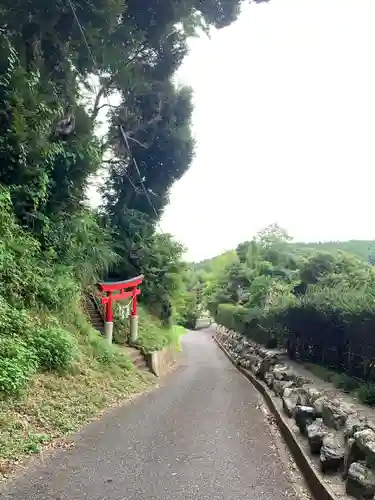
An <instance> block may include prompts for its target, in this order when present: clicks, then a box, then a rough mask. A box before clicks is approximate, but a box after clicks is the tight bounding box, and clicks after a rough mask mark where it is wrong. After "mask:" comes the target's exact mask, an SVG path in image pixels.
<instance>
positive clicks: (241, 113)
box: [162, 0, 375, 260]
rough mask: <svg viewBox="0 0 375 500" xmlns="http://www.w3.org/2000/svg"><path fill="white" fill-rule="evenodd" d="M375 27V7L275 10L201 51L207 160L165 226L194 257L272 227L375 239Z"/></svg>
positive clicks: (319, 0) (248, 11)
mask: <svg viewBox="0 0 375 500" xmlns="http://www.w3.org/2000/svg"><path fill="white" fill-rule="evenodd" d="M374 26H375V1H374V0H272V1H271V2H270V3H269V4H265V5H252V6H247V7H245V8H244V11H243V14H242V16H241V18H240V19H239V21H238V22H237V23H235V24H233V25H232V26H230V27H229V28H226V29H224V30H220V31H217V32H215V33H213V35H212V38H211V40H208V39H199V40H193V41H192V43H191V53H190V55H189V57H188V58H187V59H186V61H185V63H184V64H183V67H182V68H181V70H180V72H179V79H180V80H181V81H182V82H184V83H187V84H189V85H191V86H192V87H193V89H194V94H195V97H194V101H195V111H194V117H193V122H194V133H195V136H196V139H197V149H196V159H195V161H194V164H193V166H192V167H191V169H190V171H189V172H188V173H187V174H186V175H185V176H184V177H183V179H181V180H180V181H179V182H178V183H176V185H175V186H174V187H173V189H172V192H171V203H170V205H169V207H168V208H167V210H166V212H165V216H164V218H163V221H162V228H163V230H165V231H168V232H171V233H172V234H174V235H175V236H176V237H177V239H178V240H180V241H181V242H182V243H183V244H185V245H186V246H187V248H188V257H189V258H190V259H194V260H200V259H203V258H206V257H210V256H213V255H216V254H218V253H220V252H222V251H224V250H226V249H230V248H233V247H235V246H236V245H237V244H238V243H239V242H241V241H244V240H246V239H249V238H251V236H252V235H253V234H254V233H255V232H257V231H258V230H259V229H261V228H263V227H264V226H266V225H268V224H270V223H272V222H278V223H279V224H280V225H282V226H283V227H285V228H286V229H287V230H288V231H289V233H290V234H291V235H292V236H294V237H295V239H297V240H304V241H312V240H332V239H333V240H336V239H352V238H357V239H365V238H375V215H374V213H373V207H374V191H375V185H374V178H375V173H374V172H375V56H374V49H375V28H374Z"/></svg>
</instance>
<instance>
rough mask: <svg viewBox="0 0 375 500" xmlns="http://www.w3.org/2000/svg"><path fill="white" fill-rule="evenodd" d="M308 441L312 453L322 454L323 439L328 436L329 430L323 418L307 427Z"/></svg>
mask: <svg viewBox="0 0 375 500" xmlns="http://www.w3.org/2000/svg"><path fill="white" fill-rule="evenodd" d="M306 430H307V439H308V440H309V446H310V450H311V453H313V454H317V453H320V448H321V447H322V442H323V438H324V437H325V436H327V434H328V432H329V430H328V427H327V426H325V425H324V423H323V420H322V419H321V418H317V419H316V420H315V422H313V423H312V424H310V425H309V426H307V429H306Z"/></svg>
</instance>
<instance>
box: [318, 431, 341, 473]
mask: <svg viewBox="0 0 375 500" xmlns="http://www.w3.org/2000/svg"><path fill="white" fill-rule="evenodd" d="M344 458H345V443H344V436H343V434H342V433H341V432H336V433H330V434H327V435H326V436H324V437H323V440H322V447H321V449H320V466H321V469H322V472H324V473H326V472H337V471H338V470H339V469H341V468H342V467H343V465H344Z"/></svg>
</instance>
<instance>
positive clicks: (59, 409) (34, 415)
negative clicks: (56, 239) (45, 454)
mask: <svg viewBox="0 0 375 500" xmlns="http://www.w3.org/2000/svg"><path fill="white" fill-rule="evenodd" d="M60 320H61V323H62V326H64V327H65V328H66V329H68V330H69V331H71V332H72V333H73V332H74V333H75V335H76V337H77V338H78V342H79V348H80V349H79V353H78V356H77V359H76V361H75V363H74V366H73V368H72V369H71V370H70V372H69V373H68V374H64V375H61V376H59V375H58V374H56V373H44V374H38V375H36V376H35V377H34V379H33V380H32V383H31V384H30V385H29V387H28V389H27V391H26V393H25V394H24V395H23V396H22V397H21V398H20V399H13V400H12V399H11V400H5V401H0V480H1V477H3V478H4V477H6V476H7V475H8V474H9V473H11V472H12V470H13V469H14V466H15V464H16V463H17V462H19V461H20V460H22V459H23V458H24V457H25V456H27V455H30V454H33V453H39V452H40V451H41V450H42V449H43V447H45V446H47V447H48V446H53V445H54V443H56V442H58V443H59V446H69V441H67V436H68V435H69V433H71V432H73V431H77V430H79V429H80V428H81V427H82V426H83V425H84V424H85V423H87V422H88V421H89V420H90V419H92V418H94V417H95V416H97V415H98V414H99V413H100V412H101V411H102V410H104V409H105V408H108V407H111V406H113V405H116V404H118V403H121V402H123V401H124V400H126V399H128V398H129V397H131V396H132V395H134V394H137V393H140V392H144V391H146V390H147V389H149V388H150V387H152V385H153V384H154V383H155V378H154V377H153V376H152V375H151V374H150V375H149V374H147V373H142V372H140V371H138V370H137V369H136V368H134V366H133V364H132V363H131V362H130V360H129V359H128V358H127V357H126V355H125V354H124V352H123V350H122V349H121V347H119V346H116V345H113V346H108V345H107V343H106V342H105V340H104V339H103V338H101V337H100V336H99V335H98V333H97V332H96V331H95V330H93V329H92V327H91V325H90V324H89V323H88V321H87V319H86V318H85V316H84V315H83V314H82V312H81V311H75V312H73V313H72V315H71V317H70V318H69V320H68V321H67V320H66V319H64V318H60ZM139 331H140V335H139V345H140V346H141V347H142V348H143V349H144V351H145V352H150V351H153V350H158V349H161V348H163V347H165V346H167V345H175V346H176V347H179V339H180V337H181V335H183V334H184V333H185V329H184V328H182V327H179V326H173V327H171V328H166V327H164V326H163V324H162V323H161V322H160V321H159V320H158V319H157V318H155V317H154V316H152V315H151V314H149V313H148V312H147V311H146V309H144V308H142V307H141V308H140V311H139Z"/></svg>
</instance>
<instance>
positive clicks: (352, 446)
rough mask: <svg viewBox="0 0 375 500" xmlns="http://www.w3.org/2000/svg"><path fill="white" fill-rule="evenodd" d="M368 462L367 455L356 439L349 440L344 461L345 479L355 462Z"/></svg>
mask: <svg viewBox="0 0 375 500" xmlns="http://www.w3.org/2000/svg"><path fill="white" fill-rule="evenodd" d="M365 460H366V455H365V453H364V452H363V451H362V450H360V449H359V448H358V445H357V443H356V442H355V439H354V438H350V439H348V441H347V443H346V451H345V460H344V472H343V478H344V479H346V478H347V476H348V472H349V469H350V466H351V465H352V463H353V462H362V461H365Z"/></svg>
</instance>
